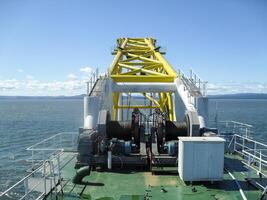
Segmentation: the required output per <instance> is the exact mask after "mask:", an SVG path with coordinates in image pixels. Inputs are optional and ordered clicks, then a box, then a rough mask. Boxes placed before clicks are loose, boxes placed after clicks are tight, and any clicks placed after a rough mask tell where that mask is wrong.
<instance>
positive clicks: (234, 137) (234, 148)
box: [234, 135, 236, 152]
mask: <svg viewBox="0 0 267 200" xmlns="http://www.w3.org/2000/svg"><path fill="white" fill-rule="evenodd" d="M234 152H236V135H234Z"/></svg>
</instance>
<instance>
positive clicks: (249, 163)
mask: <svg viewBox="0 0 267 200" xmlns="http://www.w3.org/2000/svg"><path fill="white" fill-rule="evenodd" d="M250 165H251V158H250V155H248V166H249V167H248V179H250V177H251V167H250Z"/></svg>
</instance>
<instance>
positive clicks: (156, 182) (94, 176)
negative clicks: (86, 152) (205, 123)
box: [48, 154, 266, 200]
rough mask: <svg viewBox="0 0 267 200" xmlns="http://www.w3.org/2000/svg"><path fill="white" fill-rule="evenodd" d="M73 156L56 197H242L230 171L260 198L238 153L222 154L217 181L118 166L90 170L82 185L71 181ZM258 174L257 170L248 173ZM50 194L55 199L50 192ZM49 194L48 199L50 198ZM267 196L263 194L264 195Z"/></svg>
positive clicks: (132, 199) (119, 199) (104, 199)
mask: <svg viewBox="0 0 267 200" xmlns="http://www.w3.org/2000/svg"><path fill="white" fill-rule="evenodd" d="M74 165H75V159H72V160H71V161H70V162H69V163H68V164H66V165H65V166H64V168H63V169H62V172H61V177H62V178H63V193H61V194H60V195H59V196H58V198H59V199H64V200H72V199H88V200H141V199H142V200H144V199H146V200H153V199H154V200H157V199H160V200H165V199H166V200H172V199H179V200H184V199H186V200H190V199H198V200H201V199H203V200H204V199H205V200H209V199H210V200H214V199H216V200H227V199H229V200H230V199H231V200H234V199H236V200H238V199H242V196H241V194H240V192H239V188H238V186H237V184H236V182H235V180H233V179H232V177H231V176H230V175H229V173H228V172H231V173H232V175H233V176H234V177H235V178H236V180H237V181H238V183H239V185H240V186H241V188H242V190H243V191H244V194H245V196H246V198H247V199H249V200H254V199H255V200H256V199H259V198H260V195H261V191H260V190H258V189H257V188H256V187H254V186H253V185H251V184H249V183H248V182H247V181H246V173H247V168H246V166H245V165H244V164H243V163H242V162H241V157H240V156H238V155H233V154H226V155H225V167H226V169H227V170H228V171H225V172H224V180H223V181H218V182H213V183H211V182H193V183H184V182H183V181H182V180H181V179H180V178H179V176H178V174H168V173H162V172H161V173H154V174H152V173H151V172H144V171H131V170H117V171H109V172H107V171H93V172H91V174H90V176H87V177H85V178H84V179H83V184H82V185H75V184H73V183H72V181H71V180H72V178H73V176H74V175H75V173H76V170H75V169H74ZM253 176H254V178H258V176H257V175H256V174H253V173H252V174H251V177H253ZM49 198H51V199H56V195H55V194H54V193H53V192H52V193H50V195H49ZM49 198H48V199H49ZM265 199H266V198H265Z"/></svg>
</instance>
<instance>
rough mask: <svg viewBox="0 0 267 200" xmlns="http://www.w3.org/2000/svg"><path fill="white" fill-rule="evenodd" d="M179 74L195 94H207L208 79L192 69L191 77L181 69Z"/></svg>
mask: <svg viewBox="0 0 267 200" xmlns="http://www.w3.org/2000/svg"><path fill="white" fill-rule="evenodd" d="M178 74H179V76H180V78H181V80H182V81H183V83H184V85H185V87H186V88H187V90H188V91H190V93H191V94H192V95H193V94H195V93H199V94H201V95H202V96H206V95H207V83H208V82H207V81H203V80H202V79H201V78H200V77H199V76H198V75H197V74H196V73H195V72H194V71H193V70H190V74H189V77H187V76H186V75H185V74H184V73H183V72H182V71H181V70H180V69H178Z"/></svg>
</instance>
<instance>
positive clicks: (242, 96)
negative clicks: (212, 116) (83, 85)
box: [0, 93, 267, 99]
mask: <svg viewBox="0 0 267 200" xmlns="http://www.w3.org/2000/svg"><path fill="white" fill-rule="evenodd" d="M84 96H85V94H81V95H75V96H0V99H83V97H84ZM139 98H140V97H139ZM142 98H143V97H142ZM208 98H209V99H267V94H265V93H239V94H220V95H208Z"/></svg>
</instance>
